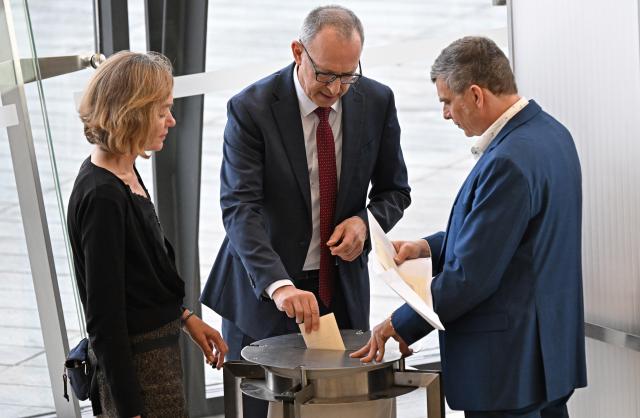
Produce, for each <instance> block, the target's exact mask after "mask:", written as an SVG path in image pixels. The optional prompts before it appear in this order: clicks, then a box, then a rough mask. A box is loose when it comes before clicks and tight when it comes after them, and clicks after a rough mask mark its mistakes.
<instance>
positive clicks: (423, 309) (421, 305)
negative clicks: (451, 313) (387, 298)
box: [368, 212, 444, 330]
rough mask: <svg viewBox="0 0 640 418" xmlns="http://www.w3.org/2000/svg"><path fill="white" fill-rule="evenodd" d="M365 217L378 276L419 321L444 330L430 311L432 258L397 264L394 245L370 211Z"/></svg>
mask: <svg viewBox="0 0 640 418" xmlns="http://www.w3.org/2000/svg"><path fill="white" fill-rule="evenodd" d="M368 216H369V235H370V236H371V239H372V243H373V249H374V251H375V255H376V258H377V259H378V262H379V264H380V266H379V267H380V268H378V269H377V270H378V273H377V275H378V276H379V277H380V278H381V279H382V280H383V281H384V282H385V283H386V284H387V285H388V286H389V287H391V289H393V291H394V292H396V293H397V294H398V296H400V297H401V298H402V299H403V300H404V301H405V302H407V303H408V304H409V306H411V307H412V308H413V310H415V311H416V312H417V313H418V314H419V315H420V316H421V317H422V318H424V319H425V320H426V321H427V322H429V323H430V324H431V325H432V326H434V327H435V328H436V329H439V330H444V326H443V325H442V323H441V322H440V318H438V314H436V313H435V311H434V310H433V303H432V298H431V280H432V279H433V277H432V273H431V259H430V258H417V259H414V260H407V261H405V262H403V263H402V264H400V265H399V266H398V265H396V263H395V261H394V257H395V256H396V255H397V253H396V250H395V248H394V247H393V244H392V243H391V241H390V240H389V238H387V235H386V234H385V233H384V231H383V229H382V227H380V224H378V221H377V220H376V218H375V217H374V216H373V215H372V214H371V212H368Z"/></svg>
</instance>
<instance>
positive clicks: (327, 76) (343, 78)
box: [299, 41, 362, 84]
mask: <svg viewBox="0 0 640 418" xmlns="http://www.w3.org/2000/svg"><path fill="white" fill-rule="evenodd" d="M299 42H300V45H302V49H304V52H306V53H307V57H309V61H311V65H312V66H313V71H314V72H315V73H316V81H318V82H319V83H325V84H331V83H333V82H334V81H335V80H336V79H340V84H354V83H356V82H357V81H358V80H360V77H362V67H361V66H360V61H359V60H358V72H357V73H353V74H335V73H326V72H323V71H318V67H316V63H315V62H314V61H313V58H311V55H309V51H307V48H306V47H305V46H304V44H303V43H302V41H299Z"/></svg>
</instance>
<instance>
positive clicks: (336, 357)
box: [224, 330, 444, 418]
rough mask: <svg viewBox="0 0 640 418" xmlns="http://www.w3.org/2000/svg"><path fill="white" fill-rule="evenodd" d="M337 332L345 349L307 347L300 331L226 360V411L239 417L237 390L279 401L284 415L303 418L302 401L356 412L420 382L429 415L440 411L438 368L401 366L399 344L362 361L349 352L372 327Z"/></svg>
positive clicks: (229, 417)
mask: <svg viewBox="0 0 640 418" xmlns="http://www.w3.org/2000/svg"><path fill="white" fill-rule="evenodd" d="M340 333H341V334H342V338H343V340H344V344H345V347H346V351H331V350H312V349H307V348H306V346H305V343H304V340H303V338H302V335H301V334H288V335H281V336H277V337H271V338H266V339H264V340H260V341H256V342H255V343H253V344H251V345H249V346H247V347H245V348H244V349H243V350H242V353H241V354H242V357H243V358H244V359H245V360H246V361H230V362H227V363H225V365H224V409H225V417H226V418H236V417H237V418H240V417H242V412H241V411H242V395H241V393H244V394H245V395H248V396H252V397H254V398H258V399H263V400H265V401H269V402H277V403H281V404H282V416H283V417H285V418H292V417H296V418H302V417H303V414H302V411H301V408H303V406H306V405H312V406H313V408H314V409H316V410H317V409H318V408H325V409H326V411H327V412H330V411H335V409H331V408H335V406H336V405H341V406H339V408H344V409H340V411H343V410H344V411H347V412H348V411H350V409H349V408H352V409H351V411H353V412H357V410H358V409H363V408H366V407H367V406H369V407H371V406H372V405H371V403H375V402H377V401H380V400H383V399H393V398H395V397H397V396H400V395H404V394H406V393H409V392H411V391H413V390H415V389H416V388H418V387H424V388H425V389H426V395H427V396H426V397H427V418H443V417H444V397H443V394H442V391H441V384H440V374H439V372H431V371H420V370H407V369H405V365H404V359H403V358H402V356H401V354H400V352H399V351H397V349H390V350H387V351H386V352H385V356H384V358H383V360H382V362H380V363H375V362H372V363H369V364H364V363H361V362H360V360H359V359H352V358H350V357H349V354H350V353H352V352H353V351H355V350H357V349H359V348H360V347H362V346H363V345H365V344H366V343H367V341H368V340H369V337H370V335H371V332H370V331H367V332H363V331H356V330H342V331H340ZM391 345H392V344H389V347H388V348H391ZM330 407H331V408H330ZM373 407H374V408H375V405H373ZM345 413H346V412H345ZM393 414H394V415H395V409H394V411H393ZM339 415H340V416H342V415H343V414H342V413H339ZM344 416H346V415H344ZM349 416H353V415H351V414H349ZM334 418H338V417H337V416H335V415H334Z"/></svg>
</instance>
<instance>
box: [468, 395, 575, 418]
mask: <svg viewBox="0 0 640 418" xmlns="http://www.w3.org/2000/svg"><path fill="white" fill-rule="evenodd" d="M572 394H573V391H571V393H569V394H568V395H567V396H563V397H562V398H560V399H556V400H554V401H544V402H540V403H536V404H534V405H531V406H528V407H526V408H522V409H516V410H509V411H465V412H464V416H465V418H569V412H568V411H567V401H568V400H569V398H570V397H571V395H572Z"/></svg>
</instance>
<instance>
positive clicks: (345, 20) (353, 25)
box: [300, 4, 364, 45]
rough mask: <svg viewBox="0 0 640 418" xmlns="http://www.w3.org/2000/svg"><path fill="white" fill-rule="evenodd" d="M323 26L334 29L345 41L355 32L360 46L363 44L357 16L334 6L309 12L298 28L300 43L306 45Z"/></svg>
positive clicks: (361, 30)
mask: <svg viewBox="0 0 640 418" xmlns="http://www.w3.org/2000/svg"><path fill="white" fill-rule="evenodd" d="M325 26H331V27H333V28H335V29H336V30H337V31H338V33H340V35H342V36H343V37H344V38H345V39H351V37H352V36H353V32H354V31H355V32H357V33H358V35H360V45H362V44H364V29H362V22H360V19H358V16H356V14H355V13H353V12H352V11H351V10H349V9H347V8H346V7H342V6H338V5H334V4H332V5H328V6H320V7H316V8H315V9H313V10H312V11H311V12H309V14H308V15H307V17H306V18H305V19H304V22H302V28H300V41H302V43H303V44H304V45H308V44H309V43H311V42H312V41H313V38H315V37H316V35H317V34H318V32H320V31H321V30H322V28H324V27H325Z"/></svg>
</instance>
